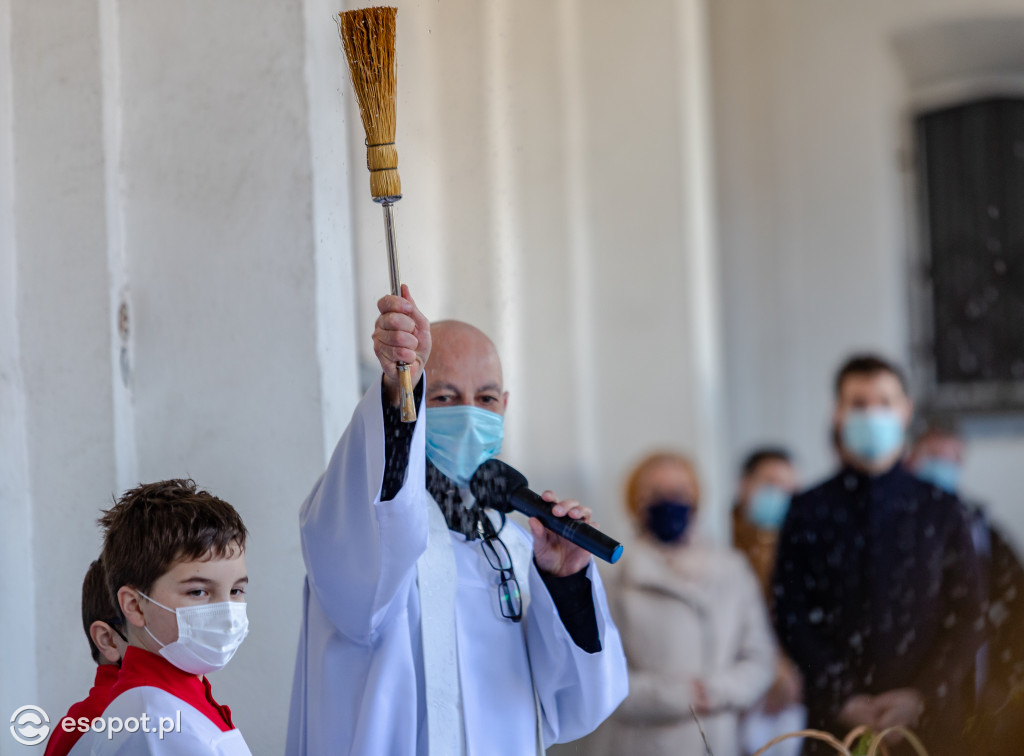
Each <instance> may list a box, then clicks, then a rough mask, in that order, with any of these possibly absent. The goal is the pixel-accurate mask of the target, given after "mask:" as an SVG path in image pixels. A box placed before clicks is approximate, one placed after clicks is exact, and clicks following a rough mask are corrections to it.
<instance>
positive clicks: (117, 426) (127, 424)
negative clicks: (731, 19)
mask: <svg viewBox="0 0 1024 756" xmlns="http://www.w3.org/2000/svg"><path fill="white" fill-rule="evenodd" d="M119 4H120V3H119V0H99V21H100V64H101V71H102V77H103V168H104V188H105V190H106V210H107V213H106V221H107V267H108V270H109V275H110V281H109V287H110V312H111V313H112V315H113V317H111V318H110V377H111V396H112V397H113V408H114V418H113V419H114V455H115V457H114V459H115V464H116V469H117V473H116V474H117V491H118V492H121V491H125V490H127V489H129V488H132V487H134V486H135V485H137V484H138V482H139V474H138V458H137V454H136V446H135V409H134V404H133V402H134V398H133V396H132V362H133V359H134V354H133V350H132V343H133V338H132V337H133V335H134V327H133V326H134V323H133V315H134V313H133V312H132V303H131V296H130V292H131V289H130V287H129V281H128V258H127V252H126V250H125V246H124V230H125V218H124V191H125V188H124V178H125V177H124V171H123V164H122V158H123V153H122V146H123V145H122V136H123V129H124V107H123V102H122V97H123V95H122V91H121V38H120V29H121V27H120V22H119V19H118V6H119Z"/></svg>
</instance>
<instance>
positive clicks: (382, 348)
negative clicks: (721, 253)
mask: <svg viewBox="0 0 1024 756" xmlns="http://www.w3.org/2000/svg"><path fill="white" fill-rule="evenodd" d="M376 352H377V359H381V360H384V361H386V362H389V363H396V362H404V363H405V364H406V365H412V364H413V363H415V362H416V360H417V358H418V355H417V354H416V351H415V350H414V349H404V348H402V347H392V346H387V345H385V344H380V345H378V347H377V349H376Z"/></svg>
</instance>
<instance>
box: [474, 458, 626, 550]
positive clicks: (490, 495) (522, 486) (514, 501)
mask: <svg viewBox="0 0 1024 756" xmlns="http://www.w3.org/2000/svg"><path fill="white" fill-rule="evenodd" d="M528 485H529V484H528V483H527V481H526V477H525V476H524V475H523V474H522V473H521V472H519V471H518V470H516V469H515V468H514V467H511V466H509V465H506V464H505V463H504V462H502V461H501V460H498V459H489V460H487V461H486V462H484V463H483V464H482V465H480V467H478V468H477V469H476V472H475V473H473V478H472V479H471V480H470V481H469V490H470V491H472V492H473V496H474V497H475V498H476V499H478V500H479V501H480V502H482V503H484V504H486V506H489V507H492V508H494V509H496V510H498V511H499V512H510V511H511V510H513V509H514V510H516V511H517V512H522V513H523V514H524V515H526V516H527V517H536V518H537V519H538V520H540V522H541V524H542V525H543V526H544V527H545V528H547V529H548V530H550V531H551V532H553V533H557V534H558V535H560V536H562V538H564V539H566V540H567V541H571V542H572V543H574V544H576V545H577V546H579V547H580V548H582V549H586V550H587V551H589V552H590V553H591V554H593V555H594V556H597V557H600V558H601V559H603V560H605V561H606V562H610V563H612V564H615V563H616V562H617V561H619V557H620V556H622V544H621V543H619V542H618V541H616V540H615V539H614V538H611V537H609V536H606V535H605V534H604V533H602V532H601V531H600V530H598V529H597V528H595V527H592V526H591V525H588V524H587V523H585V522H583V521H582V520H574V519H572V518H571V517H569V516H568V515H563V516H562V517H555V516H554V515H553V514H551V507H552V506H554V505H553V504H552V503H551V502H550V501H544V499H542V498H541V496H540V494H538V493H534V492H533V491H531V490H530V489H529V488H528Z"/></svg>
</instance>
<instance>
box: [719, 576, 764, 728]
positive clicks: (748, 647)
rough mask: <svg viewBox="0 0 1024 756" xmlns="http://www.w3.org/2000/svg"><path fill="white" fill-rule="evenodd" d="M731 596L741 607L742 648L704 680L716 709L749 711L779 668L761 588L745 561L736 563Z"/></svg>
mask: <svg viewBox="0 0 1024 756" xmlns="http://www.w3.org/2000/svg"><path fill="white" fill-rule="evenodd" d="M731 566H732V571H733V577H732V580H731V581H730V582H731V583H732V584H733V585H731V586H730V592H734V595H735V596H736V599H735V604H736V605H737V606H738V607H740V612H741V614H740V615H739V617H738V618H736V619H738V621H739V622H740V625H741V634H740V638H739V648H738V649H737V651H736V656H735V658H734V659H733V661H732V663H731V664H729V665H728V666H726V667H724V668H723V669H721V670H720V671H719V672H717V673H715V674H713V675H711V676H710V677H709V678H708V679H707V680H705V686H706V688H707V693H708V703H710V705H711V707H712V708H713V709H722V708H727V709H737V710H740V711H743V710H746V709H749V708H750V707H752V706H753V705H754V704H755V703H757V701H758V700H759V699H760V698H761V696H762V695H764V693H765V692H766V691H767V690H768V688H769V687H770V686H771V684H772V680H773V679H774V678H775V670H776V666H777V660H776V652H775V640H774V637H773V635H772V630H771V626H770V625H769V624H768V612H767V610H766V609H765V605H764V599H763V598H762V594H761V588H760V586H759V585H758V582H757V578H756V577H755V576H754V573H753V571H752V570H751V569H750V567H749V566H748V565H747V563H746V561H744V560H742V559H741V558H739V557H737V558H735V559H734V560H733V564H732V565H731Z"/></svg>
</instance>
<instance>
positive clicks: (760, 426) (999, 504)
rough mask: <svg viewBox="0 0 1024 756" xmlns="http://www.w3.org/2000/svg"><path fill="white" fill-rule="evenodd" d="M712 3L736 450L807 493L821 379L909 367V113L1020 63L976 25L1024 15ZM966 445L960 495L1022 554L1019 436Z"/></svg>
mask: <svg viewBox="0 0 1024 756" xmlns="http://www.w3.org/2000/svg"><path fill="white" fill-rule="evenodd" d="M710 8H711V22H712V23H711V30H712V51H713V65H712V70H713V74H714V92H715V135H716V143H717V168H718V174H717V175H718V186H719V200H720V202H719V227H720V239H721V255H722V256H721V260H722V265H723V271H724V272H723V276H722V280H723V288H722V295H723V309H724V312H725V313H726V314H725V324H726V327H725V328H726V330H725V332H726V336H725V341H724V344H725V349H726V352H727V376H728V382H727V386H728V390H727V396H728V397H729V399H730V413H729V416H730V433H729V439H730V444H731V446H730V448H731V455H732V458H733V460H734V461H735V462H737V463H738V462H739V459H740V456H741V455H742V453H743V452H744V451H746V450H747V449H749V448H750V446H751V445H753V444H757V443H761V442H765V441H769V442H773V441H781V442H784V443H786V444H787V445H789V446H791V447H792V448H793V449H794V450H795V451H796V453H797V457H798V461H799V463H800V466H801V468H802V471H803V473H804V476H805V479H806V480H807V482H812V481H814V480H815V479H817V478H819V477H822V476H824V475H825V474H826V473H827V472H828V471H829V470H830V469H831V466H832V459H831V455H830V452H829V447H828V443H827V438H828V436H827V433H828V423H829V417H830V412H831V399H832V397H831V381H832V377H833V374H834V372H835V370H836V369H837V368H838V366H839V364H840V363H841V361H842V359H843V358H844V356H846V355H847V354H849V353H850V352H851V351H853V350H859V349H872V350H877V351H880V352H882V353H884V354H887V355H889V356H891V357H893V358H895V359H896V360H898V361H900V362H902V363H903V364H907V362H908V360H909V354H910V352H909V349H910V341H909V340H910V334H909V331H908V316H909V304H908V280H907V270H908V266H909V252H910V245H911V244H913V243H914V234H913V231H914V229H913V226H912V223H911V221H912V217H913V216H912V215H911V214H910V213H911V212H912V208H913V205H912V200H913V198H912V196H911V195H910V194H909V188H911V187H912V185H911V184H910V182H909V179H910V175H909V174H908V171H910V170H911V166H912V163H911V161H910V160H909V158H908V155H909V153H908V151H907V148H908V143H907V139H906V133H907V124H908V119H909V117H910V115H911V113H912V112H913V111H912V107H913V106H914V105H917V104H919V103H920V101H921V100H920V98H921V97H922V96H924V95H930V96H931V97H932V98H934V97H935V95H936V93H938V92H942V91H946V92H947V93H948V92H949V91H952V90H951V89H950V88H949V87H945V88H944V87H943V86H942V85H943V84H946V83H949V82H952V81H953V80H956V79H963V78H969V79H975V80H977V79H978V77H979V76H980V74H981V73H984V72H985V71H987V70H990V69H991V67H992V66H993V65H996V64H1006V63H1008V62H1009V63H1019V57H1020V56H1019V54H1018V55H1016V56H1014V55H1010V54H1007V53H1006V50H1009V49H1011V48H1012V47H1013V45H1010V44H1002V43H1001V41H1000V40H1001V39H1002V37H1003V35H992V34H988V35H981V36H980V37H979V35H978V33H977V23H978V22H980V23H981V24H982V25H983V28H989V29H990V30H991V27H992V26H993V25H994V26H999V27H1003V28H1013V29H1017V28H1020V27H1019V24H1020V22H1021V19H1022V17H1024V2H1021V1H1020V0H972V1H971V2H966V1H964V0H907V1H906V2H899V3H891V2H884V0H871V1H869V2H864V3H855V4H851V3H822V2H817V1H816V0H778V2H772V3H762V2H757V0H716V1H715V2H714V3H711V5H710ZM965 22H966V23H965ZM950 27H953V28H952V29H950ZM958 30H959V31H958ZM908 37H909V38H911V39H913V40H916V41H919V40H920V39H921V38H922V37H923V38H924V39H925V40H926V41H932V42H934V44H931V45H930V46H924V45H920V44H919V45H917V46H916V47H915V48H914V49H913V50H911V51H910V53H908V52H906V47H907V45H906V44H904V46H903V55H902V56H901V55H899V54H898V52H900V50H899V49H898V47H897V43H898V42H899V41H900V40H906V39H908ZM1018 41H1019V40H1018ZM1016 47H1017V48H1018V49H1019V44H1017V45H1016ZM908 59H909V61H910V62H908ZM909 67H913V68H914V70H908V68H909ZM1003 78H1004V79H1005V78H1006V77H1003ZM967 430H968V431H969V432H971V431H972V426H968V427H967ZM972 446H973V448H972V451H971V455H970V458H969V462H968V465H967V469H966V478H965V487H966V490H967V491H968V493H969V494H972V495H975V496H978V497H979V498H982V499H984V500H985V501H987V502H988V504H989V506H990V509H991V511H992V512H993V514H994V515H995V517H996V518H997V519H999V520H1001V521H1002V522H1004V523H1005V524H1006V525H1007V526H1008V527H1009V529H1010V530H1011V532H1012V533H1013V535H1014V536H1015V538H1016V541H1017V544H1018V545H1019V546H1024V504H1022V502H1021V498H1020V494H1019V492H1018V491H1019V488H1020V481H1021V477H1020V472H1019V471H1020V460H1021V459H1022V458H1024V457H1022V456H1021V451H1022V450H1024V447H1022V442H1021V437H1020V435H1019V426H1018V435H1013V433H1012V432H1010V431H1001V432H997V433H986V434H985V435H983V436H975V437H973V438H972Z"/></svg>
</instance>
